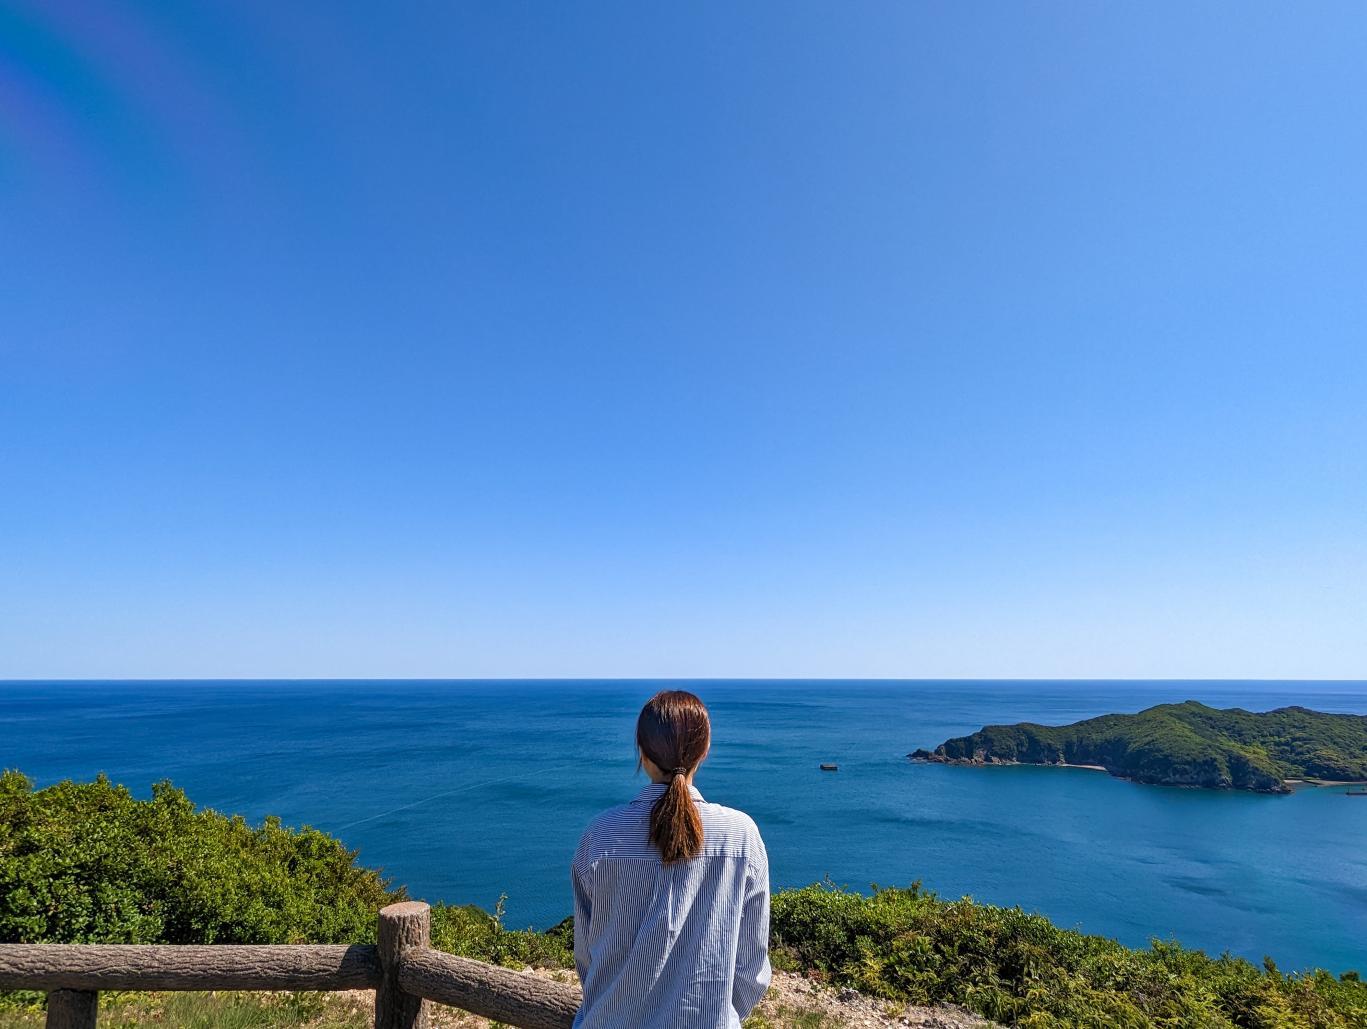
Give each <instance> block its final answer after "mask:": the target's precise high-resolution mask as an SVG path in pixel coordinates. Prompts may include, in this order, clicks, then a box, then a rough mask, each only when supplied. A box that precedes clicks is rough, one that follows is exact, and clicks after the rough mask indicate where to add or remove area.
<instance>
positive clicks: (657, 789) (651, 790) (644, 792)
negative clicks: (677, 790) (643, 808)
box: [632, 782, 702, 804]
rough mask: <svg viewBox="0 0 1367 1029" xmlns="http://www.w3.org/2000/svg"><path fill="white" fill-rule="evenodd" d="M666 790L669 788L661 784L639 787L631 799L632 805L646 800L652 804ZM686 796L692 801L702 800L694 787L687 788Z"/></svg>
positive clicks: (650, 783) (652, 783) (648, 784)
mask: <svg viewBox="0 0 1367 1029" xmlns="http://www.w3.org/2000/svg"><path fill="white" fill-rule="evenodd" d="M668 788H669V787H668V786H666V785H665V784H664V783H662V782H648V783H646V784H645V785H644V786H642V787H641V792H640V793H638V794H636V796H635V798H633V800H632V803H633V804H639V803H642V802H643V801H647V800H648V801H650V802H651V803H654V802H655V799H656V798H657V797H661V796H663V795H664V792H665V790H667V789H668ZM688 795H689V796H690V797H692V798H693V799H694V800H697V801H701V800H702V794H701V793H699V792H698V789H697V787H696V786H689V787H688Z"/></svg>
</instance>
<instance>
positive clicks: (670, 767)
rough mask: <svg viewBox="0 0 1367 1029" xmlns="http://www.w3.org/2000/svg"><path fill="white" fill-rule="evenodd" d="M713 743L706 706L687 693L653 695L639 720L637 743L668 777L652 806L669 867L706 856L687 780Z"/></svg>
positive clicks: (654, 833) (653, 836) (655, 840)
mask: <svg viewBox="0 0 1367 1029" xmlns="http://www.w3.org/2000/svg"><path fill="white" fill-rule="evenodd" d="M711 739H712V727H711V725H710V723H709V721H708V717H707V708H706V707H704V706H703V702H702V701H701V700H699V699H698V698H697V697H695V696H694V695H693V694H691V693H686V692H684V691H683V690H664V691H663V692H661V693H657V694H655V696H653V697H651V698H650V700H649V701H648V702H647V703H646V706H645V707H644V708H642V709H641V715H640V717H639V718H638V719H637V720H636V745H637V746H638V747H640V749H641V753H642V754H644V755H645V756H646V757H648V758H649V759H650V760H651V763H652V764H654V765H655V766H656V767H658V768H659V769H660V770H661V771H662V772H664V773H665V774H666V775H668V776H669V785H668V786H666V787H665V791H664V793H663V794H661V795H660V797H659V798H658V799H656V801H655V803H654V804H653V805H651V808H650V842H651V844H652V845H653V846H654V847H655V848H656V849H657V850H659V852H660V857H661V858H662V859H663V860H664V863H665V864H667V865H670V864H673V863H674V862H676V861H691V860H692V859H693V858H695V857H697V856H698V855H699V854H700V853H702V843H703V838H702V817H701V816H700V815H699V814H698V805H697V804H696V803H694V801H693V795H692V793H690V792H689V789H688V777H689V775H691V774H692V773H693V772H694V771H695V770H696V769H697V767H698V765H699V764H701V763H702V759H703V758H704V757H705V756H706V755H707V747H708V744H709V743H710V742H711Z"/></svg>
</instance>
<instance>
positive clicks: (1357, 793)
mask: <svg viewBox="0 0 1367 1029" xmlns="http://www.w3.org/2000/svg"><path fill="white" fill-rule="evenodd" d="M821 767H822V768H825V767H826V766H825V765H822V766H821ZM1343 795H1344V796H1345V797H1367V786H1364V787H1363V788H1362V789H1360V790H1344V791H1343Z"/></svg>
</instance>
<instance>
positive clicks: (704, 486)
mask: <svg viewBox="0 0 1367 1029" xmlns="http://www.w3.org/2000/svg"><path fill="white" fill-rule="evenodd" d="M1364 54H1367V7H1364V6H1363V5H1362V4H1360V3H1357V2H1337V3H1336V2H1326V3H1316V4H1312V5H1304V4H1290V3H1277V4H1267V3H1246V2H1242V0H1241V2H1237V3H1218V4H1217V3H1200V4H1194V5H1193V4H1188V3H1143V4H1125V5H1122V4H1101V3H1096V4H1079V3H1062V2H1060V3H1052V4H1006V3H1002V4H991V5H980V4H960V3H852V4H844V3H841V4H831V3H819V4H816V3H793V2H788V0H784V2H781V3H778V2H775V3H752V4H741V5H736V4H731V3H706V4H648V5H642V4H638V3H593V4H575V5H562V4H518V3H510V4H503V3H478V4H475V3H437V2H426V3H413V4H400V5H387V6H383V5H382V6H376V5H373V4H355V3H353V4H342V3H335V2H326V3H324V2H298V3H277V2H256V3H251V2H241V3H232V4H211V5H210V4H196V3H180V2H177V3H128V4H96V3H76V2H73V0H17V2H16V0H8V2H3V0H0V270H2V274H0V677H46V676H72V677H118V676H277V675H278V676H429V675H431V676H486V675H510V676H521V675H535V676H561V675H565V676H637V675H640V676H674V675H681V676H693V675H697V676H712V675H715V676H730V675H737V676H747V675H761V676H762V675H793V676H844V675H851V676H863V675H868V676H885V675H886V676H1122V677H1123V676H1179V677H1180V676H1257V677H1283V676H1287V677H1297V676H1307V677H1314V676H1326V677H1360V676H1364V675H1367V352H1365V349H1364V348H1365V347H1367V188H1364V183H1367V59H1364Z"/></svg>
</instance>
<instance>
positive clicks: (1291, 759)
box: [908, 700, 1367, 793]
mask: <svg viewBox="0 0 1367 1029" xmlns="http://www.w3.org/2000/svg"><path fill="white" fill-rule="evenodd" d="M908 756H909V757H910V758H911V759H912V760H914V761H932V762H940V763H944V764H966V765H999V764H1031V765H1090V766H1094V767H1098V768H1104V769H1105V770H1106V771H1108V772H1110V773H1111V774H1112V775H1116V776H1120V777H1122V778H1126V779H1133V780H1134V781H1135V782H1142V783H1150V784H1154V785H1163V786H1200V787H1206V788H1210V789H1240V790H1253V791H1255V792H1259V793H1287V792H1289V791H1290V787H1289V786H1288V785H1287V780H1294V779H1312V780H1326V781H1333V782H1359V781H1363V780H1367V716H1364V715H1338V714H1326V713H1324V712H1320V711H1311V710H1310V709H1308V708H1304V707H1283V708H1277V709H1276V710H1274V711H1266V712H1252V711H1244V710H1242V709H1241V708H1229V709H1226V710H1220V709H1217V708H1211V707H1207V706H1206V705H1204V704H1201V703H1198V702H1197V701H1194V700H1188V701H1186V702H1185V703H1182V704H1160V705H1158V706H1157V707H1151V708H1148V709H1147V710H1144V711H1140V712H1139V713H1138V714H1124V715H1103V716H1101V717H1099V718H1089V719H1086V720H1085V721H1081V722H1075V723H1073V724H1072V725H1063V726H1049V725H1035V724H1033V723H1030V722H1019V723H1017V724H1015V725H989V726H986V727H984V728H982V729H979V730H978V731H977V732H975V733H972V734H970V735H968V736H958V737H955V738H954V739H950V740H946V741H945V742H944V743H941V744H940V745H939V746H938V747H936V748H935V749H934V750H916V751H914V752H912V753H911V754H909V755H908Z"/></svg>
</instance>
